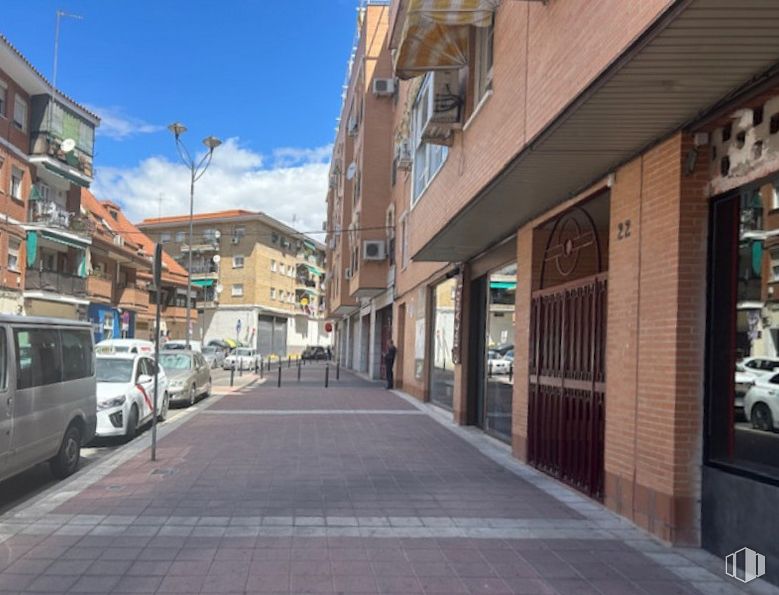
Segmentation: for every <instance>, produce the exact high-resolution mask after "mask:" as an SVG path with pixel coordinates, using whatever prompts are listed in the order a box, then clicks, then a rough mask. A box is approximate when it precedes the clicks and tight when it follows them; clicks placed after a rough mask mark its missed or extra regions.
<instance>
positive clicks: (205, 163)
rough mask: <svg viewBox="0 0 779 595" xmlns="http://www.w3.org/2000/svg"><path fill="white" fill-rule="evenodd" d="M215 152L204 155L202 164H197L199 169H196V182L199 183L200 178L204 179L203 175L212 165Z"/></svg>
mask: <svg viewBox="0 0 779 595" xmlns="http://www.w3.org/2000/svg"><path fill="white" fill-rule="evenodd" d="M213 155H214V152H213V151H209V152H208V153H206V154H205V155H203V158H202V159H201V160H200V163H198V164H197V167H196V168H195V182H197V181H198V180H199V179H200V178H202V177H203V174H204V173H206V170H207V169H208V166H209V165H211V158H212V157H213Z"/></svg>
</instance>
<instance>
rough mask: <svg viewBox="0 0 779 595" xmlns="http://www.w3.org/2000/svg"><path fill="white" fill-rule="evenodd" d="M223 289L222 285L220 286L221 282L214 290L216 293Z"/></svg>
mask: <svg viewBox="0 0 779 595" xmlns="http://www.w3.org/2000/svg"><path fill="white" fill-rule="evenodd" d="M223 291H224V287H222V284H221V283H220V284H219V285H217V286H216V292H217V293H222V292H223Z"/></svg>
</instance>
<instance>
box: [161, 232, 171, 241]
mask: <svg viewBox="0 0 779 595" xmlns="http://www.w3.org/2000/svg"><path fill="white" fill-rule="evenodd" d="M170 240H171V235H170V232H167V231H163V232H162V233H161V234H160V244H166V243H168V242H170Z"/></svg>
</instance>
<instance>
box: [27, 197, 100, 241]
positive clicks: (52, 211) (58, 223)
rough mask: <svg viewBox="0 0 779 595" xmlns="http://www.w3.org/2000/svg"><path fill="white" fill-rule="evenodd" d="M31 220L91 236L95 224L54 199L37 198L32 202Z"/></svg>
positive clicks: (46, 225) (38, 223) (42, 224)
mask: <svg viewBox="0 0 779 595" xmlns="http://www.w3.org/2000/svg"><path fill="white" fill-rule="evenodd" d="M30 221H31V222H32V223H35V224H37V225H41V226H45V227H56V228H59V229H64V230H66V231H70V232H72V233H75V234H78V235H81V236H85V237H91V236H92V234H94V232H95V226H94V224H93V223H92V222H91V221H89V219H87V218H86V217H82V216H81V215H77V214H76V213H71V212H70V211H68V210H66V209H65V208H63V207H62V206H61V205H59V204H58V203H56V202H54V201H52V200H36V201H33V202H32V203H30Z"/></svg>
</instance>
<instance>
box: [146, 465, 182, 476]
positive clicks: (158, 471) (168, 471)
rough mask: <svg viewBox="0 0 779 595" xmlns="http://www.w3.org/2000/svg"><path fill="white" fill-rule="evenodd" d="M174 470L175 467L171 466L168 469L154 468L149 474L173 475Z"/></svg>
mask: <svg viewBox="0 0 779 595" xmlns="http://www.w3.org/2000/svg"><path fill="white" fill-rule="evenodd" d="M176 472H177V471H176V469H174V468H173V467H171V468H169V469H155V470H154V471H152V472H151V474H152V475H162V476H163V477H170V476H171V475H175V474H176Z"/></svg>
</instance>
